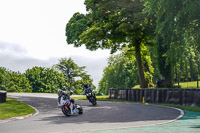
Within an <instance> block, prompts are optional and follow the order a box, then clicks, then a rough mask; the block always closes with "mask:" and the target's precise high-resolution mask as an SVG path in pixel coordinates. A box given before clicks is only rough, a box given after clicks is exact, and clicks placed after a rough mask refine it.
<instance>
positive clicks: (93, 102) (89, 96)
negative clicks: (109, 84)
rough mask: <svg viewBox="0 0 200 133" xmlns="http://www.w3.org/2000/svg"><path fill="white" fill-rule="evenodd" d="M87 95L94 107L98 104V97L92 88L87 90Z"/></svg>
mask: <svg viewBox="0 0 200 133" xmlns="http://www.w3.org/2000/svg"><path fill="white" fill-rule="evenodd" d="M85 94H86V97H87V99H88V100H89V102H91V103H92V105H96V104H97V99H96V96H95V94H94V92H93V91H92V89H91V88H90V87H89V88H87V89H86V90H85Z"/></svg>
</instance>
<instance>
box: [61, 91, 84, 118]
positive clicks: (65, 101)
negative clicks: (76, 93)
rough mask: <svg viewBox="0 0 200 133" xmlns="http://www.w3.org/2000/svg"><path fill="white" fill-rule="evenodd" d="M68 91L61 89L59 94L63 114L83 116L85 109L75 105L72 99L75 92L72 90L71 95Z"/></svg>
mask: <svg viewBox="0 0 200 133" xmlns="http://www.w3.org/2000/svg"><path fill="white" fill-rule="evenodd" d="M67 92H68V91H67V90H61V89H59V90H58V91H57V93H58V107H59V108H61V110H62V112H63V114H64V115H66V116H70V115H77V114H82V113H83V109H82V107H81V106H80V105H79V104H75V101H74V99H71V97H70V96H71V95H72V94H73V90H70V94H68V93H67Z"/></svg>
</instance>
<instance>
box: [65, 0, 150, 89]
mask: <svg viewBox="0 0 200 133" xmlns="http://www.w3.org/2000/svg"><path fill="white" fill-rule="evenodd" d="M85 5H86V9H87V11H88V13H87V14H86V15H83V14H80V13H75V14H74V15H73V17H72V18H71V19H70V21H69V22H68V23H67V26H66V36H67V43H68V44H74V46H75V47H79V46H81V45H83V44H84V45H85V46H86V48H87V49H89V50H96V49H98V48H101V49H111V53H114V52H116V51H117V50H118V49H121V48H122V47H125V46H128V47H129V48H130V49H131V48H132V47H134V48H135V56H136V62H137V68H138V75H139V81H140V84H141V87H142V88H146V87H147V86H148V83H147V82H145V76H144V69H143V67H144V66H143V65H144V64H143V63H142V57H141V47H140V46H141V45H142V44H147V43H149V42H148V41H149V40H151V35H152V32H150V31H151V30H152V29H151V28H152V22H151V20H150V19H148V18H147V17H146V16H145V14H143V13H142V10H143V8H144V6H143V2H141V1H140V0H134V1H133V0H85Z"/></svg>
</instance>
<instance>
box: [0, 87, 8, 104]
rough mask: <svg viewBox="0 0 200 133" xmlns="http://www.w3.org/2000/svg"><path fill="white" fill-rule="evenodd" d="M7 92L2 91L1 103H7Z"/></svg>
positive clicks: (0, 93) (0, 95) (0, 91)
mask: <svg viewBox="0 0 200 133" xmlns="http://www.w3.org/2000/svg"><path fill="white" fill-rule="evenodd" d="M6 97H7V91H3V90H0V103H3V102H6Z"/></svg>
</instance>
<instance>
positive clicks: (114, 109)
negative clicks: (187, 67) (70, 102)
mask: <svg viewBox="0 0 200 133" xmlns="http://www.w3.org/2000/svg"><path fill="white" fill-rule="evenodd" d="M8 97H10V98H15V99H17V100H19V101H22V102H24V103H26V104H29V105H31V106H33V107H35V108H37V109H38V110H39V114H38V115H36V116H34V117H30V118H26V119H23V120H17V121H11V122H6V123H1V124H0V133H58V132H59V133H60V132H62V133H65V132H80V131H93V130H105V129H118V128H130V127H139V126H147V125H154V124H161V123H167V122H169V121H172V120H174V119H176V118H177V117H179V116H180V115H181V112H180V111H179V110H176V109H173V108H168V107H163V106H154V105H144V104H134V103H120V102H105V101H97V103H98V104H97V106H92V105H91V103H89V102H88V101H84V100H76V101H75V102H76V103H78V104H80V105H81V106H82V107H83V114H82V115H76V116H70V117H65V116H64V114H63V113H62V111H61V110H60V109H59V108H57V96H56V95H54V94H50V95H49V94H23V93H22V94H14V93H13V94H8Z"/></svg>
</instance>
